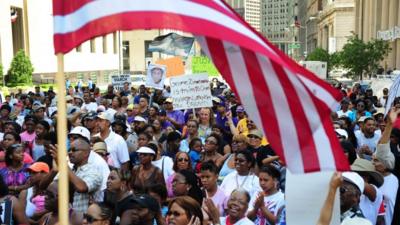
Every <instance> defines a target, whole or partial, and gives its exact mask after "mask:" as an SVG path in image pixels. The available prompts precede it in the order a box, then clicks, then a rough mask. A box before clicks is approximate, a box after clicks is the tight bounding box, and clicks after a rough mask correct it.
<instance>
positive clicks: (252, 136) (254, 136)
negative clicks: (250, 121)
mask: <svg viewBox="0 0 400 225" xmlns="http://www.w3.org/2000/svg"><path fill="white" fill-rule="evenodd" d="M247 137H248V138H255V139H260V138H259V137H258V136H256V135H252V134H249V135H247Z"/></svg>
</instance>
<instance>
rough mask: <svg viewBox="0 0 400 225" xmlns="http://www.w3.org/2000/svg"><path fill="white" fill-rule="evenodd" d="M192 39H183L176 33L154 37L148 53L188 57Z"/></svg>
mask: <svg viewBox="0 0 400 225" xmlns="http://www.w3.org/2000/svg"><path fill="white" fill-rule="evenodd" d="M193 42H194V38H192V37H184V36H181V35H179V34H176V33H169V34H167V35H163V36H158V37H156V38H155V39H154V40H153V41H152V42H151V43H150V45H149V49H148V50H149V51H150V52H161V53H164V54H168V55H180V56H188V55H189V52H190V49H192V46H193Z"/></svg>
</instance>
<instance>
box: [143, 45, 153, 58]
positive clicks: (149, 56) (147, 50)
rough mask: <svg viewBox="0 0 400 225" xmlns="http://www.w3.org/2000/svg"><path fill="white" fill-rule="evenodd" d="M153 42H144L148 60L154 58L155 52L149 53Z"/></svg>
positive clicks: (145, 55)
mask: <svg viewBox="0 0 400 225" xmlns="http://www.w3.org/2000/svg"><path fill="white" fill-rule="evenodd" d="M150 43H151V41H144V57H146V58H152V57H153V52H150V51H149V45H150Z"/></svg>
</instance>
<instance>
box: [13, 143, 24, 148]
mask: <svg viewBox="0 0 400 225" xmlns="http://www.w3.org/2000/svg"><path fill="white" fill-rule="evenodd" d="M22 147H24V146H23V145H22V144H13V145H11V148H22Z"/></svg>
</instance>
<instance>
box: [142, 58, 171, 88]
mask: <svg viewBox="0 0 400 225" xmlns="http://www.w3.org/2000/svg"><path fill="white" fill-rule="evenodd" d="M165 77H166V67H165V66H164V65H156V64H150V65H149V68H148V69H147V77H146V87H152V88H155V89H159V90H162V89H164V81H165Z"/></svg>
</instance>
